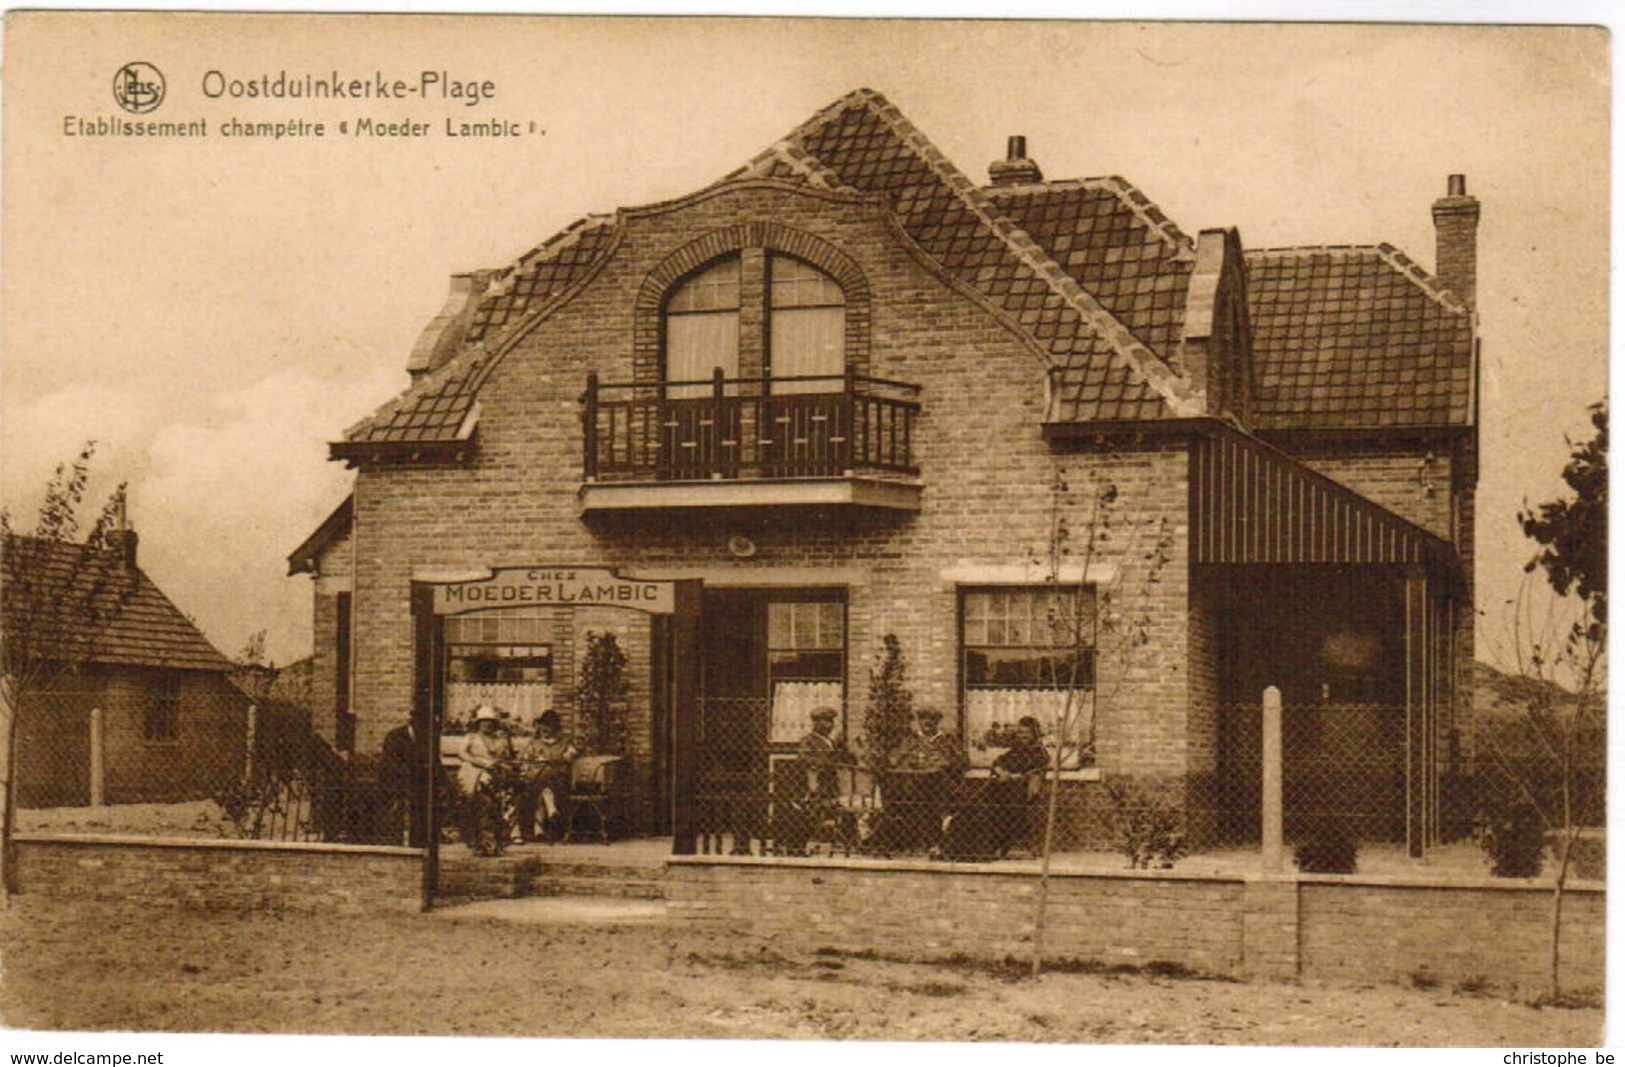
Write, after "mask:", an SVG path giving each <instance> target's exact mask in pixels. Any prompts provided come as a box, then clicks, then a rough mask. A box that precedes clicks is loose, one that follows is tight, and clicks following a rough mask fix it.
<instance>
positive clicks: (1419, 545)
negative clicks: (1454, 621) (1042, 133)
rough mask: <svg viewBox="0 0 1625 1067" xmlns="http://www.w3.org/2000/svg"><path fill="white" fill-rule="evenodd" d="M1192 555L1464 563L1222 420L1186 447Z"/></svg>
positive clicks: (1439, 568)
mask: <svg viewBox="0 0 1625 1067" xmlns="http://www.w3.org/2000/svg"><path fill="white" fill-rule="evenodd" d="M1191 561H1192V562H1193V563H1198V564H1201V563H1216V564H1242V563H1262V564H1270V563H1279V564H1309V563H1374V564H1396V565H1407V564H1410V565H1420V566H1426V567H1428V569H1429V570H1430V571H1432V572H1433V573H1434V574H1435V575H1437V576H1440V577H1450V578H1455V577H1456V576H1457V575H1459V574H1460V569H1461V564H1460V558H1459V557H1458V555H1457V553H1456V550H1455V547H1454V546H1452V545H1451V544H1450V542H1448V541H1446V540H1444V539H1443V538H1441V537H1437V536H1435V535H1434V534H1431V533H1429V532H1427V531H1426V530H1424V529H1422V528H1421V527H1420V526H1417V525H1416V524H1414V523H1411V522H1409V521H1407V520H1405V519H1402V518H1400V517H1399V516H1398V515H1395V514H1394V513H1393V512H1391V511H1388V510H1387V509H1385V508H1383V507H1381V506H1379V505H1377V504H1376V503H1373V502H1372V501H1370V500H1368V499H1366V498H1365V497H1363V496H1361V495H1360V494H1358V493H1356V492H1354V491H1353V490H1351V489H1349V488H1348V487H1346V486H1343V485H1340V484H1339V483H1337V482H1335V481H1333V480H1332V479H1330V478H1327V477H1326V476H1325V475H1322V474H1317V473H1316V472H1314V471H1312V470H1310V469H1309V468H1307V467H1305V466H1304V465H1303V464H1301V463H1298V462H1297V461H1295V460H1293V459H1292V458H1291V457H1289V456H1287V455H1285V454H1284V453H1282V452H1279V451H1277V450H1276V449H1274V448H1272V447H1271V446H1269V445H1267V444H1264V443H1263V442H1261V441H1258V440H1255V439H1253V438H1251V437H1247V436H1245V435H1243V434H1241V433H1238V432H1236V431H1235V430H1233V429H1231V428H1229V427H1227V426H1223V425H1219V424H1215V425H1213V426H1212V428H1211V432H1209V433H1205V434H1199V435H1197V437H1196V438H1195V440H1194V441H1193V442H1192V446H1191Z"/></svg>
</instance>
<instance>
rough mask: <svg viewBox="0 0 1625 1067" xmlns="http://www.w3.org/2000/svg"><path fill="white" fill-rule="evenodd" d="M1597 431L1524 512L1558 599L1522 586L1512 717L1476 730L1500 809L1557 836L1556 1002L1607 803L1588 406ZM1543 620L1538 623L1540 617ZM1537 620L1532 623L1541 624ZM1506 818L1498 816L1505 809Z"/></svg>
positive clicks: (1603, 602)
mask: <svg viewBox="0 0 1625 1067" xmlns="http://www.w3.org/2000/svg"><path fill="white" fill-rule="evenodd" d="M1590 411H1591V424H1592V426H1593V428H1594V431H1595V432H1594V434H1593V436H1592V438H1591V439H1590V440H1589V441H1585V442H1582V443H1580V444H1575V443H1574V442H1573V441H1569V442H1568V444H1569V446H1570V454H1569V461H1568V463H1567V465H1565V466H1564V468H1563V481H1564V482H1565V483H1566V484H1567V485H1568V487H1569V489H1570V491H1571V494H1572V495H1568V496H1564V497H1562V498H1559V499H1557V500H1554V501H1550V502H1547V503H1544V504H1541V505H1539V506H1538V507H1534V508H1531V507H1529V506H1527V505H1526V506H1525V507H1524V509H1523V510H1522V511H1521V512H1519V515H1518V521H1519V524H1520V525H1521V526H1522V527H1523V531H1524V533H1525V534H1526V535H1527V536H1528V537H1530V538H1531V539H1532V540H1534V541H1535V542H1536V543H1537V544H1539V545H1540V546H1541V548H1540V551H1539V552H1537V553H1536V555H1535V556H1534V558H1532V559H1531V560H1530V561H1529V563H1528V564H1527V566H1526V567H1525V570H1526V571H1530V572H1533V571H1534V570H1536V569H1537V568H1539V569H1541V570H1544V571H1545V572H1546V578H1547V581H1548V582H1549V583H1550V585H1551V588H1552V590H1553V592H1554V593H1555V594H1557V596H1558V597H1561V598H1569V599H1568V605H1569V607H1568V614H1567V618H1564V617H1563V609H1562V607H1561V602H1559V604H1555V605H1553V606H1552V608H1551V609H1550V610H1548V611H1547V612H1545V613H1538V612H1536V611H1533V610H1531V609H1530V606H1529V605H1530V596H1529V593H1528V590H1527V589H1526V590H1525V591H1524V593H1523V595H1521V596H1520V598H1519V604H1518V610H1517V612H1516V615H1515V618H1514V620H1513V628H1512V640H1511V648H1510V650H1502V655H1501V658H1503V659H1508V658H1510V660H1511V664H1510V666H1511V668H1512V670H1513V671H1514V672H1515V673H1516V675H1517V677H1518V679H1519V685H1518V688H1517V693H1516V700H1517V702H1518V704H1519V705H1520V713H1519V715H1518V716H1517V717H1516V720H1515V721H1514V722H1511V723H1508V724H1504V725H1503V726H1501V727H1500V728H1498V729H1496V730H1493V731H1491V730H1486V731H1484V732H1483V739H1484V743H1485V747H1486V748H1487V749H1488V752H1489V756H1490V759H1491V761H1492V766H1493V767H1494V768H1495V769H1496V771H1497V772H1498V774H1499V778H1500V784H1501V787H1502V788H1501V792H1502V793H1503V796H1504V801H1505V808H1506V809H1508V810H1510V811H1517V810H1519V809H1522V811H1523V812H1524V813H1526V817H1527V814H1528V813H1531V812H1532V813H1533V816H1534V817H1537V818H1538V820H1539V823H1540V825H1541V826H1543V827H1544V828H1545V831H1546V835H1545V836H1546V837H1547V838H1548V839H1550V840H1551V841H1552V844H1553V851H1554V853H1555V855H1554V859H1555V861H1556V875H1555V879H1554V885H1553V891H1552V917H1551V952H1550V975H1549V979H1548V984H1549V991H1548V992H1549V995H1550V996H1551V997H1552V998H1553V999H1557V998H1558V997H1560V996H1561V995H1562V986H1561V979H1560V974H1559V970H1560V966H1561V962H1562V954H1561V935H1562V929H1563V897H1564V890H1565V888H1566V886H1567V884H1568V877H1569V873H1570V870H1571V868H1572V865H1573V862H1574V855H1575V851H1576V846H1577V844H1578V843H1579V841H1580V837H1581V833H1582V831H1583V830H1584V829H1585V828H1587V827H1589V826H1595V825H1596V824H1597V823H1598V822H1599V821H1600V820H1601V818H1602V815H1603V807H1604V790H1605V784H1604V775H1603V761H1604V748H1605V740H1604V738H1605V735H1606V714H1607V710H1606V704H1607V701H1606V698H1605V695H1604V691H1605V687H1606V676H1607V662H1606V656H1607V647H1608V607H1607V554H1608V543H1607V537H1608V522H1607V516H1608V409H1607V406H1606V404H1597V405H1594V406H1593V407H1592V408H1591V409H1590ZM1542 614H1544V618H1541V615H1542ZM1537 621H1538V625H1537V624H1536V623H1537ZM1503 814H1504V813H1503Z"/></svg>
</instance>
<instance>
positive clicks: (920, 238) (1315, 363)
mask: <svg viewBox="0 0 1625 1067" xmlns="http://www.w3.org/2000/svg"><path fill="white" fill-rule="evenodd" d="M1035 173H1036V171H1035ZM750 179H770V180H775V181H781V182H791V183H802V184H806V185H808V186H810V187H813V188H818V189H826V190H838V191H843V192H854V193H859V194H864V195H868V196H872V197H878V198H879V199H880V200H882V201H883V202H884V203H886V204H887V205H888V206H889V207H890V209H891V210H892V212H893V214H894V217H895V219H896V222H897V223H898V226H899V228H900V229H901V230H902V231H903V233H904V234H906V235H907V237H908V238H909V239H910V240H912V241H913V242H914V243H915V245H916V246H917V247H918V248H919V249H920V250H921V251H922V252H923V253H924V254H925V255H926V256H927V257H928V258H929V259H931V260H932V261H934V262H935V263H936V264H937V265H938V266H939V267H940V268H941V269H942V270H943V271H944V272H945V273H946V274H948V275H949V276H951V277H952V278H954V279H955V280H956V281H957V282H959V283H960V284H962V285H964V286H966V287H968V288H969V289H971V290H973V291H974V292H976V293H978V294H979V295H980V296H981V297H982V298H983V299H985V300H986V301H987V302H988V303H990V304H991V305H993V306H995V307H996V308H998V309H999V310H1000V311H1002V312H1003V313H1004V314H1005V315H1006V316H1007V318H1008V320H1009V321H1012V322H1014V323H1015V324H1016V325H1017V326H1018V327H1019V328H1020V329H1021V330H1022V331H1023V332H1024V333H1025V334H1026V335H1027V338H1028V340H1029V341H1030V343H1031V344H1032V345H1033V346H1034V347H1035V348H1036V349H1038V350H1039V351H1040V352H1041V353H1042V354H1043V358H1044V360H1045V362H1046V364H1047V369H1048V371H1049V373H1050V386H1051V390H1050V408H1049V410H1048V412H1046V415H1045V420H1046V422H1049V423H1068V422H1099V421H1148V420H1156V419H1166V418H1169V417H1189V416H1194V415H1199V414H1203V413H1205V412H1204V398H1203V397H1201V396H1200V395H1199V394H1197V393H1195V391H1194V388H1193V386H1192V383H1191V382H1190V380H1189V379H1188V378H1187V377H1186V375H1185V368H1184V367H1183V366H1182V365H1181V360H1180V343H1179V342H1180V336H1181V331H1182V328H1183V325H1184V319H1185V301H1186V297H1187V294H1188V291H1189V286H1190V280H1191V272H1192V268H1193V265H1194V255H1195V253H1194V248H1193V245H1192V242H1191V240H1190V238H1189V237H1187V236H1186V235H1185V234H1184V233H1183V232H1181V231H1180V229H1179V228H1178V227H1177V226H1175V225H1174V224H1173V223H1172V222H1170V221H1169V220H1168V219H1167V218H1166V217H1164V216H1163V214H1162V213H1161V212H1160V211H1159V210H1158V209H1157V207H1156V205H1154V204H1153V203H1151V202H1150V201H1149V200H1148V199H1147V198H1146V197H1145V196H1144V194H1142V193H1141V192H1140V191H1139V190H1138V189H1136V188H1134V187H1133V186H1132V185H1130V184H1129V183H1127V182H1125V181H1123V180H1122V179H1121V178H1115V177H1112V178H1093V179H1086V180H1082V181H1051V182H1044V181H1033V182H1031V183H1028V184H1014V185H1000V186H997V187H985V188H983V187H978V186H976V185H975V184H974V183H972V182H971V181H970V180H969V179H968V178H966V177H965V176H964V175H963V174H962V173H960V172H959V171H958V170H957V169H956V168H955V167H954V166H953V164H952V163H950V162H949V161H948V160H947V159H945V158H944V157H943V156H942V154H941V153H940V152H939V151H938V150H937V149H936V148H935V147H934V146H933V145H932V144H931V143H930V141H928V140H927V139H926V138H925V136H924V135H923V134H921V133H920V132H919V131H918V130H917V129H915V128H914V126H913V125H912V124H910V123H909V122H908V120H907V119H906V118H904V117H903V116H902V114H901V113H899V112H898V111H897V109H896V108H895V107H893V106H892V105H891V104H890V103H889V102H888V101H887V100H886V99H885V98H884V97H882V96H881V95H880V94H878V93H875V92H873V91H871V90H867V89H860V90H857V91H855V92H853V93H850V94H848V95H847V96H844V97H842V98H841V99H839V100H837V101H835V102H834V103H833V104H831V105H830V106H828V107H826V108H825V109H824V110H822V111H820V112H819V113H818V114H816V115H814V116H813V117H812V118H811V119H809V120H808V121H806V122H805V123H803V124H802V125H800V126H798V127H797V128H796V129H794V130H792V131H791V132H790V133H789V134H788V135H787V136H786V137H785V138H783V139H782V140H780V141H778V142H776V143H774V144H773V145H771V146H770V147H769V148H767V149H766V150H765V151H763V152H762V153H760V154H759V155H758V156H757V157H756V158H754V159H752V160H751V161H750V162H748V163H747V164H746V165H745V166H743V167H741V168H739V169H737V170H735V171H733V172H732V173H730V174H728V175H727V176H726V177H725V178H724V179H723V183H726V182H729V181H738V180H750ZM620 232H621V227H620V226H619V225H618V222H617V219H616V218H615V217H613V216H602V215H596V216H587V217H585V218H583V219H581V220H579V221H577V222H576V223H574V224H572V225H571V226H570V227H569V228H567V229H566V230H564V231H563V232H561V233H560V234H558V235H557V236H555V237H553V238H551V239H550V240H548V241H547V242H545V243H543V244H541V245H539V246H537V247H536V248H535V249H533V250H531V251H530V252H528V253H526V254H525V255H524V256H522V257H521V258H520V259H519V260H518V262H516V263H515V264H513V265H512V266H510V267H508V268H506V269H504V270H502V271H499V272H496V273H495V274H494V275H493V279H492V282H491V283H490V285H489V287H488V288H487V289H486V290H485V291H484V293H483V294H480V295H479V296H478V297H477V298H476V300H475V303H474V306H473V307H472V309H471V310H470V312H469V314H468V318H467V326H466V331H465V332H464V334H463V335H462V337H461V339H460V342H459V343H460V345H461V348H460V351H458V354H456V355H455V356H453V357H452V358H451V359H450V360H449V362H447V363H445V365H443V366H441V367H439V368H438V369H436V370H433V371H432V372H430V373H428V374H426V375H424V376H423V377H422V378H420V379H419V380H418V381H416V382H414V383H413V385H412V386H411V387H410V388H409V389H408V390H407V391H406V392H405V393H403V394H401V395H400V396H399V397H397V398H395V399H394V400H392V401H390V402H389V403H387V404H385V405H384V406H383V407H381V408H379V409H378V411H377V412H375V413H374V414H373V415H372V416H370V417H369V418H367V419H365V420H363V421H361V422H360V423H357V424H356V425H355V426H353V427H351V428H350V429H349V430H347V431H346V433H345V440H343V441H340V442H337V443H335V444H333V445H332V455H333V456H334V458H341V459H348V460H352V461H354V460H357V459H360V458H362V457H365V456H379V455H387V454H404V455H411V456H439V455H441V454H445V455H446V456H448V457H455V456H456V455H459V454H461V451H462V448H463V446H465V445H466V444H467V443H468V442H470V441H471V440H473V438H474V435H475V432H476V429H477V424H478V418H479V406H478V393H479V389H480V387H481V385H482V383H483V382H484V381H485V380H486V378H487V377H488V376H489V374H490V373H491V370H492V368H493V367H494V366H495V365H496V364H497V363H498V362H499V361H500V360H501V359H502V358H503V355H504V353H505V352H506V351H507V350H508V348H510V347H511V346H512V344H513V342H514V341H515V340H516V339H517V337H518V336H520V334H521V332H522V331H523V330H524V329H525V328H527V327H528V326H529V325H530V324H533V323H535V322H536V321H538V320H539V319H541V318H543V317H545V316H546V315H548V314H550V313H551V311H552V309H553V308H555V307H557V306H559V305H560V304H562V303H563V302H564V301H565V300H567V299H568V297H569V296H570V295H571V294H572V293H573V292H574V290H575V289H576V288H577V287H579V286H581V285H582V284H584V283H585V282H586V280H587V279H589V278H590V277H591V275H592V273H593V271H594V270H595V269H596V268H597V267H598V265H599V264H601V263H602V262H604V261H605V259H606V258H607V257H608V255H609V254H610V252H611V250H612V249H613V248H614V247H615V246H616V243H617V240H618V238H619V236H620ZM1246 263H1247V284H1248V289H1249V298H1248V306H1249V309H1250V314H1251V321H1252V327H1253V331H1254V338H1253V369H1254V374H1253V382H1254V386H1255V393H1254V396H1253V398H1252V404H1251V415H1250V418H1251V419H1252V421H1253V424H1254V425H1255V426H1256V427H1257V428H1258V429H1294V428H1313V429H1340V428H1353V427H1364V428H1370V427H1378V428H1387V427H1403V426H1417V425H1429V426H1433V425H1465V424H1468V423H1470V422H1471V420H1472V413H1471V409H1472V389H1473V383H1472V381H1471V367H1472V362H1473V356H1472V330H1473V325H1472V316H1471V313H1470V312H1469V311H1467V310H1466V309H1464V308H1463V307H1462V306H1461V305H1460V304H1459V303H1457V302H1456V301H1455V300H1454V299H1453V298H1452V297H1450V296H1448V295H1447V294H1444V293H1443V292H1442V291H1441V290H1439V289H1438V288H1437V287H1436V286H1435V285H1434V284H1433V282H1432V280H1431V279H1429V278H1428V277H1427V275H1426V274H1425V273H1424V272H1422V271H1421V270H1420V269H1419V268H1417V267H1416V265H1415V264H1413V263H1411V262H1410V261H1409V260H1407V259H1405V257H1404V256H1403V255H1401V254H1400V253H1398V252H1397V251H1395V250H1394V249H1392V248H1390V247H1389V246H1386V245H1383V246H1379V247H1377V248H1360V249H1349V248H1344V249H1335V248H1301V249H1275V250H1263V251H1255V252H1249V253H1247V254H1246Z"/></svg>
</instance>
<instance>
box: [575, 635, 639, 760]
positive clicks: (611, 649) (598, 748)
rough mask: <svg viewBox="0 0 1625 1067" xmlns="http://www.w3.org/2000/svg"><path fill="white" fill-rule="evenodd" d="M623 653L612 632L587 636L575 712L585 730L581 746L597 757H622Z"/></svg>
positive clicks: (625, 732)
mask: <svg viewBox="0 0 1625 1067" xmlns="http://www.w3.org/2000/svg"><path fill="white" fill-rule="evenodd" d="M631 689H632V687H631V684H630V683H628V681H627V679H626V653H625V652H622V651H621V645H620V642H619V641H617V640H616V638H615V635H614V634H612V633H597V632H593V631H589V632H588V633H587V656H586V659H585V660H584V661H583V662H582V664H581V682H580V684H579V685H577V686H576V711H577V713H578V714H579V715H580V716H581V721H582V724H583V726H584V727H585V729H584V731H583V734H584V736H583V737H582V739H581V740H582V743H583V745H584V746H585V747H586V749H587V750H588V751H589V752H593V753H597V754H600V755H614V756H621V755H625V754H626V749H627V742H628V740H629V739H630V736H631V734H630V727H629V724H628V723H627V715H628V712H629V708H628V704H627V695H628V694H629V693H630V692H631Z"/></svg>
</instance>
